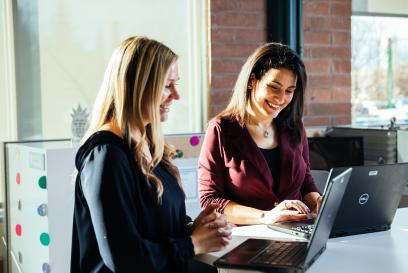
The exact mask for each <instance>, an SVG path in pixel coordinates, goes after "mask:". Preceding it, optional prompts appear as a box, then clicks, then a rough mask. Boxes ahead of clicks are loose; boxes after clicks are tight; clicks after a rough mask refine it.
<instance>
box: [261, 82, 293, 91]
mask: <svg viewBox="0 0 408 273" xmlns="http://www.w3.org/2000/svg"><path fill="white" fill-rule="evenodd" d="M271 84H277V85H279V86H282V84H281V83H280V82H278V81H271V82H268V83H267V85H271ZM289 88H296V85H291V86H289V87H288V88H287V89H289Z"/></svg>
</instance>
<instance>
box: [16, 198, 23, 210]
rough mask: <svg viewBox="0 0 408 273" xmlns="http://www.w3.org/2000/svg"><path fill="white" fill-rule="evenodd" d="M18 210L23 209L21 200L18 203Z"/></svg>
mask: <svg viewBox="0 0 408 273" xmlns="http://www.w3.org/2000/svg"><path fill="white" fill-rule="evenodd" d="M17 208H18V210H21V209H22V205H21V200H18V201H17Z"/></svg>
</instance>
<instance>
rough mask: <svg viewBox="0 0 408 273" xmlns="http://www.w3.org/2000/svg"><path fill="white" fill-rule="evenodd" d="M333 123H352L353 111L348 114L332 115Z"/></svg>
mask: <svg viewBox="0 0 408 273" xmlns="http://www.w3.org/2000/svg"><path fill="white" fill-rule="evenodd" d="M331 123H332V124H331V125H350V124H351V112H350V113H349V114H348V115H344V116H338V117H332V122H331Z"/></svg>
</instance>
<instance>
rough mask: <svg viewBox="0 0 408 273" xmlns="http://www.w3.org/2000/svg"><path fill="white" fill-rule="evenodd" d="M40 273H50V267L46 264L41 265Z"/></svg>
mask: <svg viewBox="0 0 408 273" xmlns="http://www.w3.org/2000/svg"><path fill="white" fill-rule="evenodd" d="M42 271H43V273H50V272H51V266H50V265H49V264H48V263H43V265H42Z"/></svg>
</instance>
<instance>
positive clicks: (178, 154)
mask: <svg viewBox="0 0 408 273" xmlns="http://www.w3.org/2000/svg"><path fill="white" fill-rule="evenodd" d="M183 155H184V154H183V151H182V150H179V149H177V150H176V154H175V156H174V157H175V158H182V157H183Z"/></svg>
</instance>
